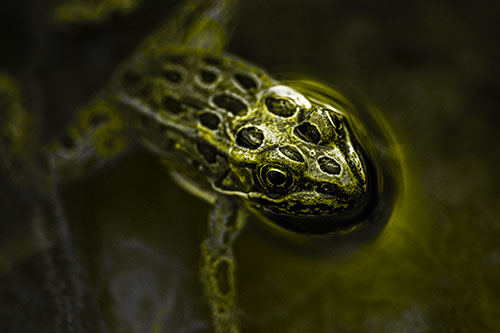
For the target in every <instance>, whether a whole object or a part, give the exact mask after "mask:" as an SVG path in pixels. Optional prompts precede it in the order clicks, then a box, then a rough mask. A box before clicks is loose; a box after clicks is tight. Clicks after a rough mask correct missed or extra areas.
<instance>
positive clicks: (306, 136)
mask: <svg viewBox="0 0 500 333" xmlns="http://www.w3.org/2000/svg"><path fill="white" fill-rule="evenodd" d="M293 133H294V134H295V135H296V136H298V137H299V138H300V139H302V140H304V141H307V142H310V143H314V144H318V143H319V141H320V140H321V134H320V133H319V131H318V129H317V128H316V126H314V125H313V124H311V123H309V122H303V123H302V124H300V125H298V126H297V127H295V128H294V129H293Z"/></svg>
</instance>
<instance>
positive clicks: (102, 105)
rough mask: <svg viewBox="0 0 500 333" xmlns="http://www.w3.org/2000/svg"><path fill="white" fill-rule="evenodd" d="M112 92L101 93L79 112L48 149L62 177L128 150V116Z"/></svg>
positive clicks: (77, 173)
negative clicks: (61, 135)
mask: <svg viewBox="0 0 500 333" xmlns="http://www.w3.org/2000/svg"><path fill="white" fill-rule="evenodd" d="M119 109H120V106H119V105H118V102H116V100H115V99H114V98H112V97H111V96H110V97H108V96H104V97H102V96H98V98H96V99H95V100H94V101H93V102H91V103H90V104H88V105H87V106H85V107H83V108H82V109H80V110H79V111H78V112H77V115H76V120H75V121H74V122H73V123H72V124H71V125H70V127H69V128H68V130H67V131H66V134H65V135H64V136H63V137H62V139H60V140H56V141H54V142H53V144H52V145H51V146H50V147H49V148H48V149H46V154H47V155H48V156H49V160H50V163H51V164H52V166H53V168H54V170H55V171H56V172H57V173H58V174H59V175H60V177H61V178H62V180H69V179H72V178H75V177H78V176H80V175H84V174H86V173H89V172H90V171H92V170H95V169H98V168H99V167H100V166H102V165H103V164H105V163H106V162H108V161H110V160H112V159H113V158H115V157H116V156H118V155H119V154H120V153H122V152H124V151H125V150H127V148H128V147H129V140H127V133H126V131H125V127H126V124H125V119H124V117H123V113H120V112H119Z"/></svg>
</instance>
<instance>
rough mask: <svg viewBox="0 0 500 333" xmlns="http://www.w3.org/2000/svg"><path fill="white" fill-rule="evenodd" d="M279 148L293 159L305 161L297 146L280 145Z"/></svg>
mask: <svg viewBox="0 0 500 333" xmlns="http://www.w3.org/2000/svg"><path fill="white" fill-rule="evenodd" d="M279 150H280V152H281V153H282V154H283V155H285V156H286V157H288V158H289V159H291V160H292V161H295V162H304V157H303V156H302V154H301V153H300V152H299V151H298V150H297V149H296V148H293V147H289V146H287V147H280V148H279Z"/></svg>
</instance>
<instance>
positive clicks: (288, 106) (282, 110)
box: [264, 97, 297, 117]
mask: <svg viewBox="0 0 500 333" xmlns="http://www.w3.org/2000/svg"><path fill="white" fill-rule="evenodd" d="M264 103H265V104H266V107H267V109H268V110H269V112H271V113H274V114H275V115H277V116H280V117H291V116H293V115H294V114H295V111H297V107H296V106H295V104H294V103H292V102H291V101H289V100H287V99H284V98H274V97H268V98H266V100H265V102H264Z"/></svg>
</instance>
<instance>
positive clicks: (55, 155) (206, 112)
mask: <svg viewBox="0 0 500 333" xmlns="http://www.w3.org/2000/svg"><path fill="white" fill-rule="evenodd" d="M193 4H195V5H196V6H193ZM233 5H234V3H233V2H232V1H194V2H193V1H191V2H188V3H187V4H186V5H184V6H183V7H182V8H181V9H180V10H179V12H178V13H177V14H176V15H175V16H174V18H173V19H172V20H171V21H170V22H169V23H168V24H167V26H166V27H163V28H161V29H160V30H159V32H158V33H156V34H155V35H153V37H152V38H151V39H150V40H148V41H147V42H146V43H145V45H144V46H143V47H142V48H141V49H139V51H138V52H137V53H136V54H135V55H134V56H133V57H132V58H131V59H130V60H129V61H128V62H126V63H125V64H124V65H122V66H121V67H120V68H118V69H117V71H116V72H115V74H114V75H113V77H112V79H111V81H110V83H109V84H108V86H107V87H106V89H105V90H104V91H103V92H101V93H100V94H98V95H97V96H96V97H95V99H94V100H93V101H92V102H91V103H89V104H88V105H87V106H85V107H83V108H82V109H81V110H79V112H78V114H77V118H76V121H75V122H74V124H73V125H72V126H70V128H69V129H68V131H67V134H66V135H65V137H64V138H63V139H62V140H60V141H56V142H55V143H54V144H53V145H52V146H51V147H49V148H46V149H43V152H44V153H45V156H47V157H46V158H47V160H48V162H49V163H48V164H49V165H50V169H51V170H52V172H53V173H55V174H57V175H58V178H59V179H63V180H64V179H71V178H74V177H75V176H78V175H82V174H84V173H87V172H88V171H89V170H91V169H95V168H97V167H99V166H100V165H102V164H104V163H105V162H106V161H108V160H110V159H112V158H114V157H116V156H117V155H119V154H120V153H122V152H124V151H126V150H127V148H129V147H130V146H131V145H132V144H133V143H134V142H136V141H138V142H141V143H142V144H143V145H144V146H145V147H146V148H148V149H149V150H150V151H152V152H153V153H155V154H156V155H158V156H159V157H160V158H161V160H162V161H163V162H164V163H165V164H166V165H167V166H168V168H169V169H170V170H171V171H172V173H173V175H174V177H175V179H176V180H177V181H178V182H179V183H180V184H181V185H183V186H184V187H185V188H187V189H188V190H190V191H192V192H194V193H195V194H198V195H200V196H202V197H203V198H205V199H207V200H209V201H210V202H211V203H213V204H214V210H213V213H212V214H211V216H210V219H209V231H208V237H207V240H206V241H205V243H204V244H203V246H202V258H203V264H202V267H201V270H202V281H203V283H204V287H205V292H206V294H207V298H208V301H209V303H210V307H211V312H212V316H213V320H214V325H215V328H216V329H217V330H218V331H221V332H222V331H237V330H239V326H240V323H239V310H238V309H237V302H236V283H235V276H236V274H235V271H234V269H235V258H234V256H233V251H232V245H233V242H234V240H235V238H236V236H237V234H238V232H239V231H240V230H241V228H242V227H243V226H244V218H245V211H246V210H250V211H253V212H255V213H257V214H258V215H260V216H261V217H262V218H265V219H266V220H268V221H271V223H273V222H275V223H278V224H280V225H281V226H282V227H285V228H287V229H290V230H292V231H296V232H300V233H304V234H328V233H331V232H335V231H339V230H345V229H349V228H352V227H353V226H356V225H357V224H358V223H359V222H360V220H359V219H357V218H356V217H357V216H358V215H359V214H361V212H363V210H364V209H365V208H366V206H367V203H368V202H369V201H370V186H372V185H371V184H370V178H369V173H370V170H368V169H369V164H368V162H367V157H366V154H365V152H363V151H362V148H361V145H360V144H359V143H358V142H357V141H356V137H355V135H354V132H353V128H354V126H355V124H353V123H351V122H350V121H349V117H350V115H349V114H348V113H347V112H346V111H345V110H342V108H341V107H339V105H338V104H331V105H329V104H327V103H325V102H324V101H319V100H316V99H314V98H312V97H310V96H306V95H305V94H302V93H300V92H299V91H297V90H296V89H294V88H292V87H289V86H286V85H284V84H283V83H280V82H279V81H277V80H275V79H273V78H272V77H270V76H269V75H268V74H266V73H265V72H264V71H262V70H260V69H259V68H257V67H256V66H253V65H251V64H248V63H246V62H244V61H242V60H240V59H238V58H235V57H233V56H230V55H227V54H224V53H221V49H222V48H223V46H224V45H225V39H226V31H227V25H228V22H229V17H230V14H231V10H232V7H233ZM172 27H180V28H178V29H177V30H176V29H172Z"/></svg>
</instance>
